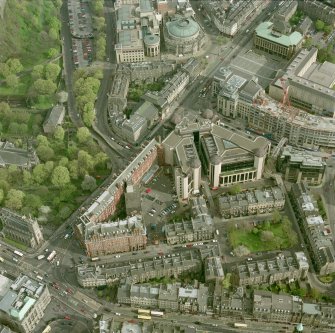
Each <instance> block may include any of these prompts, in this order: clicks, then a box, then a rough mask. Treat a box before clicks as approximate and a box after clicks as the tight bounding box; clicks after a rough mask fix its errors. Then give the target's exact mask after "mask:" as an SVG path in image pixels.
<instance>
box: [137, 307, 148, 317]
mask: <svg viewBox="0 0 335 333" xmlns="http://www.w3.org/2000/svg"><path fill="white" fill-rule="evenodd" d="M137 313H138V314H143V315H149V316H150V310H144V309H138V310H137Z"/></svg>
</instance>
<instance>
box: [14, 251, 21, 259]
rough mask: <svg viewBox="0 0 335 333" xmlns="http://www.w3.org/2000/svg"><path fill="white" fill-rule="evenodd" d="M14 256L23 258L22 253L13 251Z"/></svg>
mask: <svg viewBox="0 0 335 333" xmlns="http://www.w3.org/2000/svg"><path fill="white" fill-rule="evenodd" d="M14 254H16V255H17V256H19V257H23V253H21V252H19V251H17V250H15V251H14Z"/></svg>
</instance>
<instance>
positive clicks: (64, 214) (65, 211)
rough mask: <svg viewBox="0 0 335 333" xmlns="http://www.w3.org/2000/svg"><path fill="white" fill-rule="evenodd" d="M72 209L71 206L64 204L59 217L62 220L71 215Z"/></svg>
mask: <svg viewBox="0 0 335 333" xmlns="http://www.w3.org/2000/svg"><path fill="white" fill-rule="evenodd" d="M71 212H72V210H71V209H70V208H69V206H64V207H62V208H61V209H60V211H59V217H60V218H61V219H62V220H65V219H67V218H68V217H69V216H70V215H71Z"/></svg>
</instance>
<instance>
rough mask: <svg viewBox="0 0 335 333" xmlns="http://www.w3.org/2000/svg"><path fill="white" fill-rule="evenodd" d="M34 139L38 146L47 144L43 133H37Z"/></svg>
mask: <svg viewBox="0 0 335 333" xmlns="http://www.w3.org/2000/svg"><path fill="white" fill-rule="evenodd" d="M36 140H37V144H38V145H39V146H40V145H43V146H49V141H48V138H47V137H46V136H45V135H42V134H39V135H37V138H36Z"/></svg>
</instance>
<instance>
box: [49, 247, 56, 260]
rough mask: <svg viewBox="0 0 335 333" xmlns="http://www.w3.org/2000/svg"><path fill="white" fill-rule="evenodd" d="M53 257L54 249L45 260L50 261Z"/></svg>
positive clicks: (54, 254)
mask: <svg viewBox="0 0 335 333" xmlns="http://www.w3.org/2000/svg"><path fill="white" fill-rule="evenodd" d="M55 257H56V251H55V250H54V251H52V252H51V253H50V254H49V256H48V258H47V260H48V261H49V262H50V261H51V260H52V259H53V258H55Z"/></svg>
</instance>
